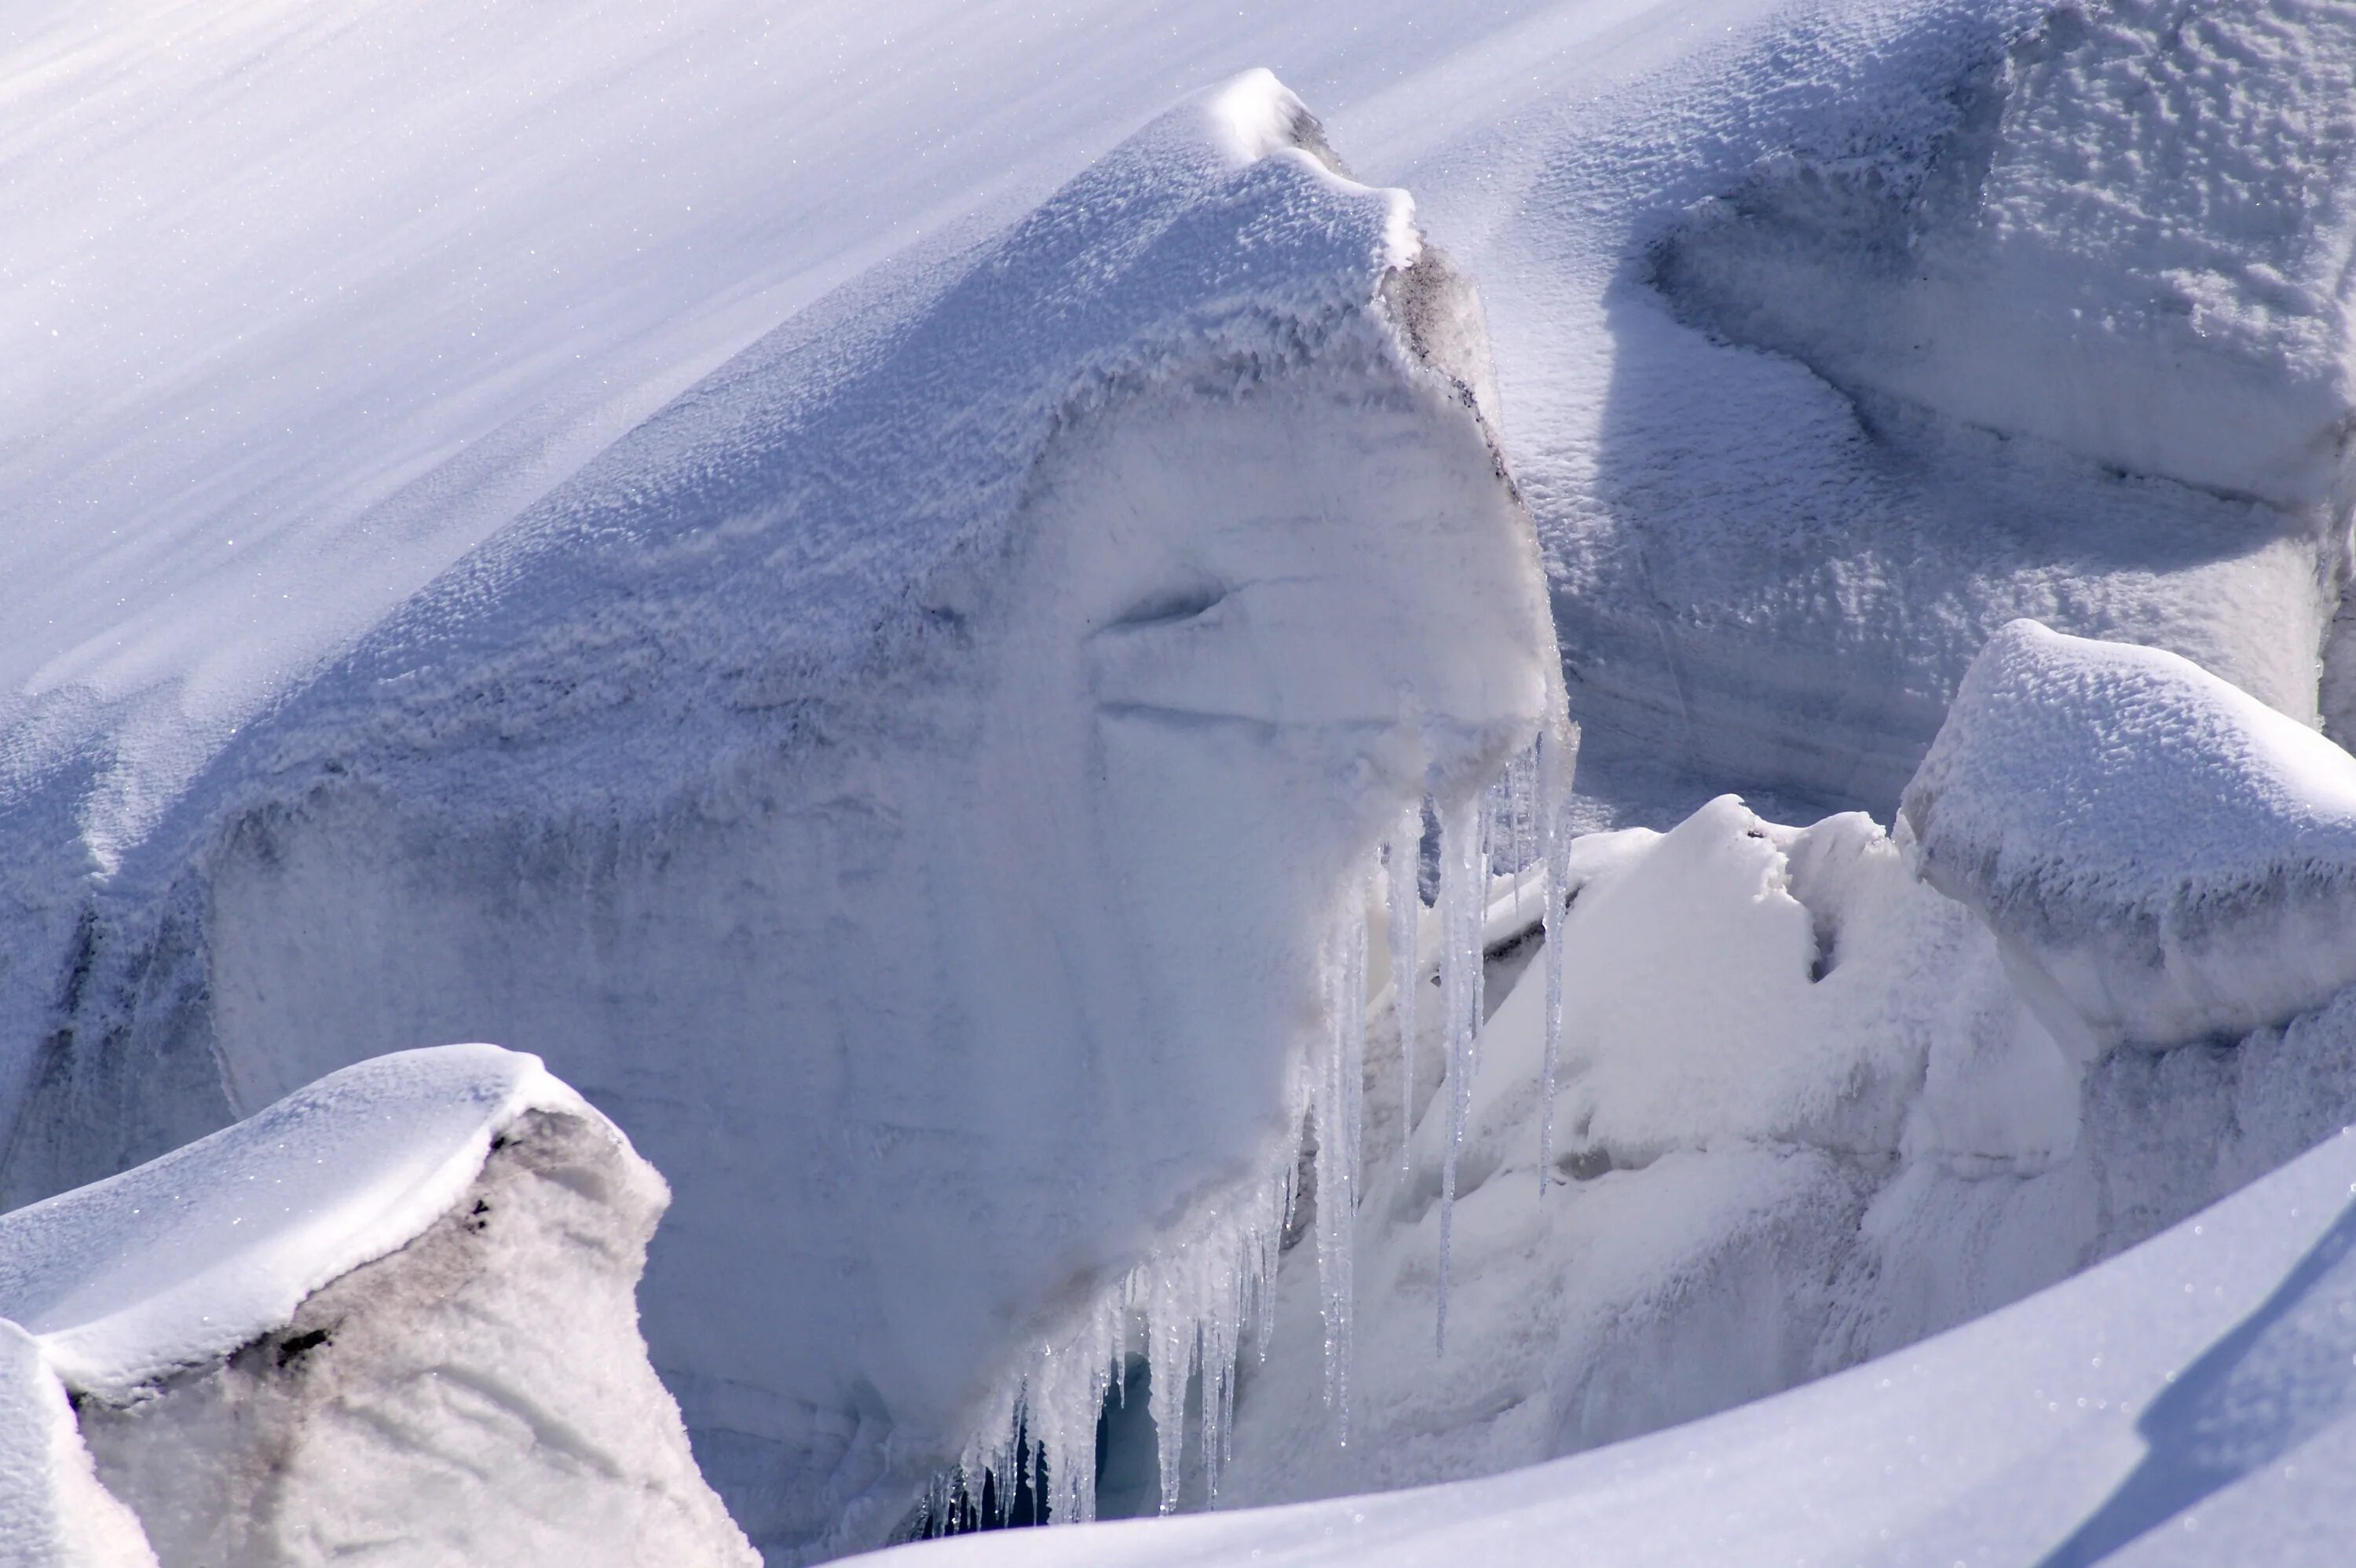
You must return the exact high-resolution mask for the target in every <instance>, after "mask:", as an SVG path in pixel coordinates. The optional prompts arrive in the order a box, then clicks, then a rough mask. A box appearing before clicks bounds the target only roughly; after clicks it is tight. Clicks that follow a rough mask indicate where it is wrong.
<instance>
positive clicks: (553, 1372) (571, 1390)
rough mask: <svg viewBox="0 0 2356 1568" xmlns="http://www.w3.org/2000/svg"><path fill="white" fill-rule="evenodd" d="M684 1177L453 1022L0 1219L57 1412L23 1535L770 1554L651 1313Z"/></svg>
mask: <svg viewBox="0 0 2356 1568" xmlns="http://www.w3.org/2000/svg"><path fill="white" fill-rule="evenodd" d="M667 1197H668V1194H667V1193H666V1192H665V1190H664V1189H663V1184H662V1181H661V1179H660V1178H659V1177H658V1176H656V1175H655V1174H654V1172H653V1170H652V1169H651V1168H648V1166H647V1164H646V1163H645V1162H644V1161H643V1160H641V1159H639V1158H638V1157H637V1155H636V1154H634V1153H633V1152H632V1151H631V1149H630V1147H629V1145H628V1143H627V1142H626V1140H625V1139H624V1138H623V1137H622V1136H621V1135H620V1133H619V1132H618V1131H616V1129H615V1128H614V1126H613V1125H612V1124H610V1123H608V1122H606V1121H605V1119H604V1118H603V1117H602V1116H599V1115H597V1114H596V1113H595V1112H594V1111H593V1110H591V1109H590V1108H589V1107H588V1105H587V1104H584V1102H583V1101H582V1100H581V1099H580V1097H579V1096H578V1095H576V1094H574V1093H573V1092H572V1091H571V1090H569V1089H567V1088H566V1087H565V1086H564V1085H563V1084H562V1083H558V1082H557V1081H556V1080H555V1079H553V1078H552V1077H550V1076H549V1074H548V1073H547V1072H545V1071H544V1070H543V1069H542V1068H541V1065H540V1063H539V1062H538V1061H536V1060H535V1059H533V1058H531V1057H528V1056H519V1055H514V1054H511V1053H509V1052H507V1051H499V1050H498V1049H496V1048H494V1047H490V1046H450V1047H444V1048H441V1049H437V1050H430V1051H406V1052H402V1053H400V1054H397V1055H393V1056H388V1057H380V1058H378V1059H376V1060H374V1061H367V1062H363V1063H361V1064H359V1065H358V1066H354V1067H350V1068H348V1069H346V1070H344V1071H343V1072H338V1073H336V1074H334V1075H332V1076H330V1077H328V1078H327V1079H324V1080H322V1081H321V1082H319V1083H316V1084H313V1085H310V1086H309V1087H307V1088H305V1089H304V1090H302V1091H301V1092H299V1093H295V1094H292V1095H289V1096H288V1097H287V1098H285V1099H284V1100H281V1101H279V1102H278V1103H277V1104H273V1105H271V1106H270V1107H269V1108H268V1109H266V1110H264V1111H262V1112H261V1113H260V1114H258V1115H254V1116H252V1117H250V1118H248V1119H247V1120H245V1121H243V1122H241V1123H239V1124H238V1125H235V1126H233V1127H230V1128H226V1129H224V1130H223V1131H221V1132H220V1133H217V1134H215V1135H213V1136H210V1137H209V1138H206V1139H204V1140H202V1141H200V1142H198V1143H196V1144H192V1145H189V1146H188V1147H185V1148H182V1149H178V1150H176V1151H174V1152H173V1153H171V1154H169V1155H166V1156H165V1157H163V1158H161V1159H158V1160H155V1161H153V1162H151V1163H149V1164H147V1165H144V1166H141V1167H139V1168H136V1169H134V1170H131V1171H126V1172H125V1173H123V1175H121V1176H118V1177H113V1178H111V1179H107V1180H105V1181H102V1182H99V1183H97V1184H95V1185H92V1186H90V1187H84V1188H79V1189H75V1190H73V1191H71V1192H68V1193H64V1194H61V1195H60V1196H59V1197H56V1198H53V1199H50V1200H47V1201H45V1202H42V1203H37V1204H34V1205H32V1206H30V1207H28V1208H25V1209H20V1210H16V1211H14V1212H12V1213H9V1214H6V1215H0V1315H5V1318H6V1319H8V1320H9V1321H6V1322H5V1323H0V1339H5V1340H6V1343H7V1345H8V1347H9V1351H10V1356H11V1360H10V1366H11V1371H12V1376H11V1378H10V1380H9V1384H8V1387H9V1390H10V1397H11V1400H12V1402H13V1403H16V1404H17V1405H18V1407H19V1408H22V1409H26V1410H27V1413H37V1412H41V1411H44V1410H46V1411H47V1413H48V1417H49V1419H48V1421H47V1422H28V1423H27V1424H23V1425H17V1424H12V1425H11V1427H10V1432H11V1445H12V1446H11V1460H12V1461H14V1460H15V1459H16V1458H17V1456H19V1455H20V1454H21V1453H22V1452H23V1451H24V1450H25V1449H27V1448H37V1447H38V1446H39V1445H40V1444H41V1443H42V1442H44V1441H46V1442H47V1443H48V1445H49V1447H50V1456H49V1457H48V1460H47V1474H48V1477H49V1478H50V1480H51V1484H52V1487H53V1489H54V1491H55V1493H56V1494H58V1495H56V1496H55V1498H54V1503H55V1507H54V1509H53V1511H52V1512H51V1513H50V1515H49V1517H48V1518H46V1519H45V1518H44V1515H43V1512H42V1510H41V1509H39V1508H38V1507H33V1506H27V1507H26V1508H23V1509H16V1508H12V1509H9V1510H7V1512H6V1513H5V1515H0V1550H5V1551H8V1552H20V1551H22V1552H31V1553H32V1555H31V1556H30V1557H27V1558H25V1559H23V1560H25V1561H28V1562H51V1561H55V1562H59V1563H71V1562H80V1561H94V1562H111V1561H122V1562H124V1563H129V1562H134V1561H151V1562H160V1563H165V1564H172V1563H214V1562H237V1563H254V1564H263V1563H286V1564H295V1563H323V1562H327V1561H330V1560H339V1559H340V1558H341V1557H342V1556H344V1555H346V1554H348V1552H351V1551H353V1550H370V1551H376V1552H384V1551H388V1550H389V1551H391V1552H392V1553H393V1554H394V1558H393V1560H398V1561H407V1562H418V1563H429V1562H458V1561H480V1560H482V1559H483V1558H484V1556H485V1555H486V1554H496V1555H498V1557H499V1559H500V1560H501V1561H512V1562H530V1563H559V1562H562V1563H643V1562H647V1561H654V1560H659V1561H664V1562H677V1563H746V1562H750V1561H753V1554H752V1552H751V1550H750V1548H749V1547H748V1546H746V1544H745V1542H744V1537H743V1536H742V1534H741V1533H739V1532H738V1531H736V1530H735V1528H734V1526H733V1525H732V1524H731V1523H730V1522H729V1520H728V1518H727V1516H726V1514H725V1512H724V1511H723V1509H722V1508H721V1505H720V1502H719V1499H717V1498H716V1497H714V1496H713V1495H712V1492H711V1490H710V1489H709V1488H707V1487H705V1486H704V1485H703V1483H702V1481H701V1478H700V1477H698V1476H697V1475H696V1473H695V1469H694V1465H693V1461H692V1459H691V1457H690V1455H689V1452H688V1448H687V1442H686V1433H685V1432H684V1430H683V1429H682V1427H681V1425H680V1420H679V1415H678V1412H677V1408H676V1407H675V1406H674V1405H673V1404H672V1403H671V1400H670V1397H669V1394H668V1393H666V1392H664V1390H663V1389H662V1387H661V1385H660V1384H659V1382H658V1381H656V1380H655V1377H654V1374H653V1371H652V1369H651V1368H650V1367H648V1364H647V1361H646V1359H645V1352H644V1346H643V1342H642V1341H641V1340H640V1339H638V1334H637V1310H636V1307H635V1304H634V1302H633V1299H632V1290H633V1287H634V1286H635V1285H636V1283H637V1275H638V1273H639V1270H640V1268H641V1267H642V1265H643V1262H644V1257H645V1248H646V1243H647V1239H648V1236H649V1235H650V1234H651V1233H652V1232H653V1230H654V1224H655V1221H656V1219H657V1217H658V1216H659V1214H660V1213H661V1211H662V1209H663V1206H664V1204H665V1202H666V1200H667ZM60 1383H62V1385H63V1388H64V1389H70V1390H71V1391H72V1392H73V1395H74V1399H75V1406H74V1408H73V1409H72V1410H71V1411H69V1410H68V1408H67V1406H66V1403H65V1400H64V1397H63V1392H62V1390H61V1389H60V1388H59V1384H60ZM19 1391H22V1392H21V1393H20V1392H19ZM77 1423H78V1424H79V1428H80V1430H79V1431H78V1432H77V1431H76V1425H77ZM85 1444H86V1445H87V1448H86V1449H85ZM93 1460H94V1461H95V1466H94V1469H95V1474H94V1476H93V1474H92V1470H93ZM6 1468H7V1472H8V1474H9V1475H10V1476H11V1477H12V1484H16V1483H18V1482H20V1481H22V1480H23V1479H25V1477H24V1472H23V1470H22V1469H21V1468H20V1467H18V1466H17V1465H16V1464H15V1463H13V1462H12V1463H11V1464H10V1465H9V1466H8V1467H6ZM31 1478H32V1479H34V1480H35V1481H37V1480H39V1479H40V1478H41V1477H40V1475H39V1473H38V1472H37V1473H36V1474H35V1476H34V1477H31ZM100 1483H103V1488H104V1489H103V1490H102V1489H101V1485H100ZM41 1500H42V1499H38V1498H35V1499H32V1502H33V1503H36V1504H37V1503H38V1502H40V1501H41ZM126 1506H127V1509H128V1510H129V1511H128V1512H127V1513H126V1512H125V1511H124V1510H125V1508H126ZM134 1514H135V1516H136V1522H135V1523H129V1524H125V1523H124V1522H123V1521H124V1520H129V1519H130V1518H131V1516H132V1515H134ZM142 1526H144V1534H145V1540H144V1541H141V1542H140V1544H139V1546H138V1549H137V1551H136V1552H134V1551H133V1550H132V1549H131V1548H130V1547H129V1546H127V1545H116V1546H114V1547H112V1549H111V1550H113V1551H115V1552H119V1553H121V1555H120V1556H119V1557H108V1556H105V1555H103V1553H104V1552H105V1551H107V1550H110V1549H109V1548H107V1547H104V1546H91V1547H88V1548H85V1550H88V1551H92V1552H99V1553H100V1555H97V1556H93V1557H89V1558H80V1557H76V1556H74V1555H72V1553H71V1552H70V1550H68V1551H67V1552H66V1554H65V1555H62V1556H59V1555H55V1554H54V1552H55V1551H56V1548H55V1547H54V1546H53V1545H45V1543H44V1541H45V1538H46V1537H48V1536H50V1535H53V1534H56V1533H57V1532H59V1531H63V1532H64V1533H65V1535H67V1536H68V1537H70V1536H72V1535H74V1534H76V1533H80V1534H82V1535H85V1536H87V1537H89V1538H91V1539H92V1540H94V1541H95V1540H101V1539H102V1535H103V1532H104V1531H107V1530H110V1529H112V1530H117V1531H123V1532H124V1533H126V1534H127V1535H128V1536H130V1537H137V1536H139V1535H140V1534H141V1533H142V1531H141V1527H142ZM148 1543H152V1545H153V1550H154V1552H155V1556H154V1557H153V1558H145V1557H144V1556H142V1555H141V1553H144V1552H145V1551H146V1550H147V1545H148ZM44 1552H51V1553H52V1554H51V1555H43V1553H44ZM11 1560H12V1561H15V1560H17V1559H15V1558H12V1559H11Z"/></svg>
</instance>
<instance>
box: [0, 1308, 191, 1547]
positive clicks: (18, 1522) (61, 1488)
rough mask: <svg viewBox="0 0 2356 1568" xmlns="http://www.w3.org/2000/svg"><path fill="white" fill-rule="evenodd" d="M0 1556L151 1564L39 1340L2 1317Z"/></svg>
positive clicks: (142, 1537) (142, 1535)
mask: <svg viewBox="0 0 2356 1568" xmlns="http://www.w3.org/2000/svg"><path fill="white" fill-rule="evenodd" d="M0 1520H5V1522H6V1528H5V1530H0V1563H5V1564H6V1565H7V1568H155V1553H154V1552H152V1551H150V1550H149V1549H148V1545H147V1539H146V1536H145V1533H144V1532H143V1531H141V1530H140V1528H139V1521H138V1520H137V1518H136V1517H134V1515H133V1514H132V1513H131V1511H130V1510H129V1509H125V1508H124V1507H123V1505H122V1504H121V1503H120V1502H118V1501H117V1500H116V1499H114V1498H113V1497H112V1495H110V1494H109V1493H108V1492H107V1490H106V1489H105V1488H103V1487H102V1486H101V1485H99V1481H98V1477H97V1475H96V1473H95V1472H94V1471H93V1469H92V1468H91V1460H90V1451H89V1450H88V1449H87V1448H85V1447H83V1446H82V1441H81V1433H80V1430H79V1429H78V1428H77V1427H76V1426H75V1424H74V1413H73V1407H72V1406H71V1405H70V1403H67V1400H66V1391H65V1387H64V1385H63V1384H61V1383H59V1381H58V1376H57V1374H56V1373H55V1372H53V1371H50V1370H49V1367H48V1363H47V1362H46V1361H44V1360H42V1359H41V1347H40V1344H39V1342H38V1341H37V1340H36V1339H34V1338H33V1337H32V1336H31V1335H29V1334H27V1333H26V1332H25V1331H24V1330H23V1329H22V1328H18V1327H16V1325H15V1324H14V1323H10V1322H7V1321H5V1319H0Z"/></svg>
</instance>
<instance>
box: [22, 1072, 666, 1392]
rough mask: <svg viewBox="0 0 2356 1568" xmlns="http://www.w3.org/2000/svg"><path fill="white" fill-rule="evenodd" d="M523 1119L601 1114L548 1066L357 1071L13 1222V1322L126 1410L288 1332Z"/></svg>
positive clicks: (403, 1235) (436, 1211) (436, 1213)
mask: <svg viewBox="0 0 2356 1568" xmlns="http://www.w3.org/2000/svg"><path fill="white" fill-rule="evenodd" d="M527 1110H551V1111H557V1112H562V1113H564V1114H568V1115H587V1116H594V1115H595V1113H594V1112H592V1111H590V1110H589V1109H588V1108H587V1106H585V1105H584V1104H582V1103H581V1101H580V1099H579V1097H578V1096H576V1095H574V1094H573V1093H572V1092H571V1091H570V1090H568V1089H567V1088H565V1086H564V1085H563V1084H562V1083H558V1082H557V1081H556V1080H555V1079H554V1078H552V1077H551V1076H550V1075H549V1074H548V1072H547V1071H546V1070H545V1069H544V1068H542V1067H541V1064H540V1062H539V1061H537V1060H536V1059H534V1058H532V1057H529V1056H520V1055H517V1054H514V1053H511V1052H508V1051H500V1050H498V1048H497V1047H495V1046H453V1047H447V1048H444V1049H440V1050H428V1051H405V1052H402V1053H399V1054H397V1055H392V1056H387V1057H381V1058H379V1059H377V1060H375V1061H368V1062H363V1063H360V1064H359V1065H358V1066H355V1067H351V1068H348V1069H347V1070H345V1071H344V1072H339V1073H337V1074H335V1075H334V1076H332V1077H330V1078H327V1079H326V1080H324V1081H322V1082H321V1083H316V1084H314V1085H311V1086H310V1087H308V1088H305V1089H302V1090H299V1091H297V1092H296V1093H293V1094H290V1095H289V1096H287V1097H286V1098H285V1099H284V1100H281V1101H279V1102H278V1103H276V1104H273V1105H271V1106H269V1107H268V1108H267V1109H265V1110H263V1111H262V1112H261V1113H260V1114H258V1115H255V1116H253V1117H252V1118H250V1119H248V1120H246V1121H243V1122H241V1123H239V1124H238V1125H235V1126H233V1127H226V1128H224V1129H222V1130H221V1131H220V1132H219V1133H216V1134H214V1135H213V1136H210V1137H209V1138H205V1139H202V1140H200V1141H199V1142H198V1143H195V1144H191V1145H189V1146H187V1147H185V1148H180V1149H176V1150H174V1151H173V1152H172V1153H170V1154H167V1155H165V1156H164V1157H161V1158H159V1159H156V1160H154V1161H152V1162H150V1163H148V1164H146V1165H144V1166H141V1167H139V1168H136V1169H134V1170H129V1171H125V1172H124V1173H123V1174H122V1175H121V1176H117V1177H111V1178H109V1179H106V1180H104V1181H101V1182H97V1183H94V1184H92V1185H91V1186H89V1187H82V1188H77V1189H74V1190H73V1191H71V1192H67V1193H61V1194H59V1196H58V1197H55V1198H52V1199H49V1200H46V1201H44V1202H40V1203H36V1204H32V1205H30V1206H28V1207H27V1208H23V1209H18V1210H16V1211H13V1212H10V1213H8V1214H5V1215H0V1317H6V1318H8V1319H10V1320H12V1321H14V1322H16V1323H17V1324H19V1325H20V1326H22V1327H23V1328H26V1329H27V1330H28V1331H30V1332H31V1333H32V1334H34V1335H35V1336H36V1337H37V1338H38V1339H39V1341H40V1343H41V1347H42V1352H43V1354H44V1355H45V1356H47V1357H48V1360H49V1361H50V1363H51V1364H52V1365H53V1366H55V1367H56V1368H57V1369H58V1371H59V1373H60V1374H61V1375H63V1376H64V1377H65V1378H66V1379H67V1381H69V1382H70V1383H71V1384H72V1385H73V1386H74V1387H75V1388H76V1389H78V1390H80V1391H81V1392H87V1393H91V1394H95V1395H98V1396H100V1397H102V1398H107V1399H118V1400H119V1399H123V1398H127V1397H129V1396H130V1394H131V1393H132V1392H134V1390H136V1389H138V1388H141V1387H143V1386H144V1385H145V1384H148V1383H151V1382H153V1381H155V1380H156V1379H157V1378H159V1377H161V1376H163V1375H165V1374H166V1373H167V1372H169V1371H172V1370H174V1369H175V1368H178V1367H184V1366H193V1365H197V1364H198V1363H201V1362H205V1361H209V1360H219V1359H220V1358H222V1357H224V1356H226V1355H228V1354H229V1353H230V1351H231V1350H234V1349H237V1348H238V1347H239V1346H241V1345H244V1344H246V1343H248V1342H249V1341H251V1340H253V1339H258V1338H260V1337H261V1336H262V1334H264V1333H266V1332H268V1331H269V1330H271V1329H273V1328H281V1327H283V1326H284V1324H285V1323H286V1322H287V1321H288V1320H289V1319H290V1318H292V1317H293V1316H294V1314H295V1308H296V1307H298V1306H300V1305H301V1304H302V1302H303V1301H304V1300H305V1298H306V1297H307V1296H310V1295H311V1294H312V1293H313V1292H314V1291H316V1290H317V1289H318V1288H319V1287H320V1286H322V1285H326V1284H327V1282H328V1281H330V1280H333V1279H336V1278H338V1277H340V1276H341V1275H346V1274H348V1273H349V1272H350V1271H351V1270H353V1269H354V1268H357V1267H359V1265H360V1264H365V1263H369V1262H370V1261H372V1260H374V1259H376V1258H379V1257H381V1256H383V1255H384V1254H385V1253H389V1252H391V1251H392V1250H393V1249H395V1248H396V1247H399V1246H401V1245H402V1244H403V1243H407V1242H409V1241H410V1240H412V1238H414V1237H415V1236H416V1235H417V1234H418V1233H419V1232H421V1231H423V1230H424V1229H425V1227H426V1226H427V1225H428V1224H430V1223H431V1222H432V1221H434V1220H435V1219H437V1218H439V1217H440V1216H441V1215H442V1213H443V1212H444V1211H446V1210H447V1209H448V1208H449V1207H450V1205H451V1204H452V1203H454V1202H455V1201H456V1200H457V1197H458V1194H459V1193H460V1192H461V1191H463V1190H465V1189H466V1186H467V1184H468V1183H470V1182H472V1181H473V1180H474V1179H475V1175H476V1173H477V1171H478V1170H480V1169H481V1168H482V1164H483V1159H484V1157H485V1156H486V1155H487V1153H488V1152H489V1148H490V1143H491V1139H492V1138H493V1137H494V1136H497V1135H498V1132H499V1131H500V1129H502V1128H503V1127H505V1126H506V1125H508V1124H509V1123H510V1122H512V1121H513V1120H514V1119H515V1118H516V1117H517V1116H518V1115H521V1114H522V1113H523V1112H525V1111H527ZM618 1136H619V1135H618V1134H616V1137H618Z"/></svg>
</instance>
